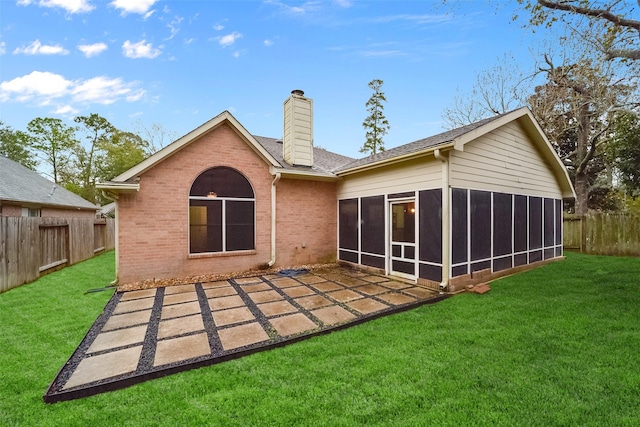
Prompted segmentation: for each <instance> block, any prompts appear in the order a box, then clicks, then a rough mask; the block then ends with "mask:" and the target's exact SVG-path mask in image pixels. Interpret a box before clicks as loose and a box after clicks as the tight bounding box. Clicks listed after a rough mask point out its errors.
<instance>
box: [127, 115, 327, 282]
mask: <svg viewBox="0 0 640 427" xmlns="http://www.w3.org/2000/svg"><path fill="white" fill-rule="evenodd" d="M215 166H228V167H231V168H234V169H236V170H238V171H239V172H241V173H242V174H244V176H245V177H246V178H247V179H248V180H249V182H250V183H251V185H252V186H253V190H254V194H255V199H256V204H255V206H256V224H255V225H256V246H255V251H249V252H243V253H242V254H225V255H223V254H214V255H204V254H198V255H195V256H194V255H191V256H189V243H188V242H189V199H188V197H189V190H190V189H191V185H192V183H193V181H194V180H195V179H196V178H197V177H198V176H199V175H200V174H201V173H202V172H204V171H205V170H207V169H209V168H212V167H215ZM272 181H273V176H272V175H271V174H270V173H269V165H268V164H267V163H266V162H265V161H264V160H263V159H262V158H261V157H260V156H259V155H258V154H256V153H255V151H253V149H252V148H251V147H250V146H249V145H248V144H247V143H246V142H245V141H244V140H242V139H241V138H240V137H239V136H238V134H237V133H236V132H234V131H233V129H232V128H231V127H230V126H228V125H227V124H223V125H221V126H219V127H217V128H215V129H213V130H211V131H210V132H209V133H207V134H205V135H203V136H201V137H200V138H198V139H197V140H195V141H193V142H192V143H191V144H189V145H188V146H185V147H183V148H182V149H181V150H180V151H178V152H177V153H175V154H174V155H172V156H171V157H169V158H167V159H165V160H164V161H162V162H161V163H159V164H157V165H156V166H155V167H153V168H152V169H150V170H149V171H147V172H145V173H144V174H142V175H141V177H140V191H139V192H137V193H131V194H122V195H121V196H120V198H119V200H118V213H117V215H118V227H119V230H118V233H119V243H118V244H119V249H118V277H119V280H120V283H121V284H125V283H130V282H135V281H140V280H146V279H153V278H156V279H167V278H177V277H187V276H195V275H203V274H221V273H233V272H243V271H248V270H251V269H257V268H259V267H261V266H264V265H265V264H266V263H268V262H269V260H270V258H271V182H272ZM277 196H278V199H277V220H278V224H277V233H276V234H277V262H276V266H290V265H298V264H306V263H315V262H324V261H327V260H335V250H336V227H337V225H336V221H337V218H336V207H335V206H336V193H335V184H333V183H324V182H311V181H302V180H287V179H281V180H280V181H279V182H278V184H277ZM303 237H304V239H303V240H301V239H302V238H303ZM302 243H304V244H305V246H306V247H305V248H302Z"/></svg>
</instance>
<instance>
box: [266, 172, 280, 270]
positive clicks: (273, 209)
mask: <svg viewBox="0 0 640 427" xmlns="http://www.w3.org/2000/svg"><path fill="white" fill-rule="evenodd" d="M278 181H280V172H276V174H275V177H274V178H273V182H271V259H270V260H269V264H268V265H269V267H273V265H274V264H275V263H276V184H277V183H278Z"/></svg>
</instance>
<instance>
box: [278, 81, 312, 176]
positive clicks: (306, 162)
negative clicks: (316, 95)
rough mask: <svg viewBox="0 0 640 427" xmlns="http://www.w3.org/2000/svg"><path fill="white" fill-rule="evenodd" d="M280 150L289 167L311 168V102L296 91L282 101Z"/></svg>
mask: <svg viewBox="0 0 640 427" xmlns="http://www.w3.org/2000/svg"><path fill="white" fill-rule="evenodd" d="M282 150H283V153H282V156H283V157H284V161H285V162H287V163H289V164H290V165H296V166H313V100H312V99H310V98H305V96H304V92H303V91H301V90H298V89H296V90H293V91H291V95H290V96H289V98H287V99H286V100H285V101H284V137H283V139H282Z"/></svg>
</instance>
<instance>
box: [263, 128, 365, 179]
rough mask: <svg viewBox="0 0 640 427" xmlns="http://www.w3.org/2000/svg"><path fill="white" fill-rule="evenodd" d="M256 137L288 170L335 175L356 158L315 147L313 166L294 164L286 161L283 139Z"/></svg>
mask: <svg viewBox="0 0 640 427" xmlns="http://www.w3.org/2000/svg"><path fill="white" fill-rule="evenodd" d="M254 138H255V139H256V141H257V142H258V143H259V144H260V145H262V146H263V147H264V148H266V149H267V151H268V152H269V153H270V154H271V155H272V156H273V157H274V158H275V159H276V160H277V161H278V163H279V165H280V167H281V168H282V169H284V170H286V171H308V172H316V173H322V174H330V175H333V171H334V170H336V169H337V168H339V167H340V166H343V165H345V164H348V163H351V162H353V161H354V160H355V159H353V158H351V157H347V156H343V155H341V154H337V153H333V152H331V151H327V150H325V149H324V148H317V147H313V166H310V167H309V166H294V165H290V164H288V163H287V162H285V161H284V157H283V151H282V140H279V139H276V138H267V137H265V136H254Z"/></svg>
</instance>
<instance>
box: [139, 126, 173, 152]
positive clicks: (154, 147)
mask: <svg viewBox="0 0 640 427" xmlns="http://www.w3.org/2000/svg"><path fill="white" fill-rule="evenodd" d="M135 129H136V132H135V133H136V134H137V135H139V136H140V137H141V138H142V139H144V140H145V141H146V142H147V148H146V150H147V151H148V152H149V154H153V153H155V152H156V151H159V150H160V149H162V148H163V147H165V146H166V145H167V144H169V143H171V142H173V141H175V140H176V139H178V134H177V132H175V131H170V130H167V129H166V128H165V127H164V126H163V125H162V124H160V123H152V124H151V126H150V127H147V126H145V125H144V123H142V120H137V121H136V123H135Z"/></svg>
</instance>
